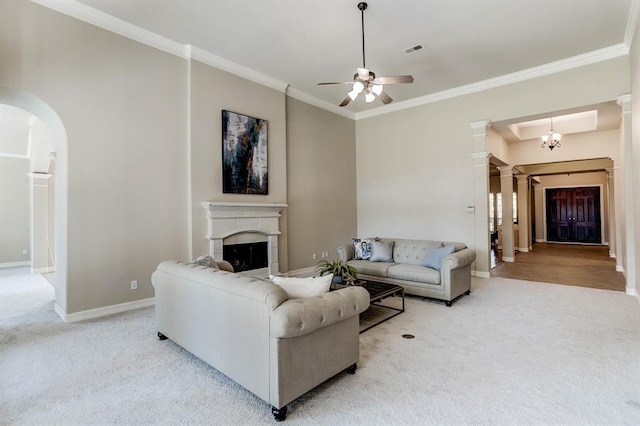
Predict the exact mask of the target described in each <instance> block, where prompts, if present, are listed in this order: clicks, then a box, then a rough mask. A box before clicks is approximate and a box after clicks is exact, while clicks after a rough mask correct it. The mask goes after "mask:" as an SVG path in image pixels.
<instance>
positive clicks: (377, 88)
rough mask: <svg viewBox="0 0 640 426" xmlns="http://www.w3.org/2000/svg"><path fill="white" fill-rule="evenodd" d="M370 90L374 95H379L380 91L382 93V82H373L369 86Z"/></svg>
mask: <svg viewBox="0 0 640 426" xmlns="http://www.w3.org/2000/svg"><path fill="white" fill-rule="evenodd" d="M371 91H372V92H373V93H375V94H376V95H378V96H380V93H382V84H374V85H373V86H372V87H371Z"/></svg>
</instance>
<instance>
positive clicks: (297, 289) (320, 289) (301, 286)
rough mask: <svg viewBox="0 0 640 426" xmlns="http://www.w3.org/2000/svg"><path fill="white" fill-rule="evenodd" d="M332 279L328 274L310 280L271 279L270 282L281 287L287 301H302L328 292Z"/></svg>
mask: <svg viewBox="0 0 640 426" xmlns="http://www.w3.org/2000/svg"><path fill="white" fill-rule="evenodd" d="M332 278H333V274H329V275H324V276H322V277H312V278H298V277H272V278H271V281H273V283H274V284H277V285H279V286H280V287H282V289H283V290H284V291H286V292H287V295H289V299H303V298H305V297H313V296H318V295H320V294H323V293H326V292H328V291H329V287H331V279H332Z"/></svg>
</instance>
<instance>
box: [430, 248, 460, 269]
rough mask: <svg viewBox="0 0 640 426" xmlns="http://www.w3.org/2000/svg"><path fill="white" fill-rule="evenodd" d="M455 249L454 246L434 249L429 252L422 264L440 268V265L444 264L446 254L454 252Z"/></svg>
mask: <svg viewBox="0 0 640 426" xmlns="http://www.w3.org/2000/svg"><path fill="white" fill-rule="evenodd" d="M454 251H455V247H454V246H444V247H440V248H436V249H433V250H431V251H430V252H429V254H427V256H426V257H425V258H424V262H422V266H426V267H427V268H432V269H437V270H438V271H439V270H440V265H441V264H442V259H444V258H445V256H447V255H449V254H451V253H453V252H454Z"/></svg>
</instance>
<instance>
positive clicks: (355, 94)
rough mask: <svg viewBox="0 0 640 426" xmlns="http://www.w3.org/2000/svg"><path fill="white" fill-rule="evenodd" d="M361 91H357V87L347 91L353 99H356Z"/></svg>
mask: <svg viewBox="0 0 640 426" xmlns="http://www.w3.org/2000/svg"><path fill="white" fill-rule="evenodd" d="M359 93H360V92H356V91H355V89H354V90H352V91H350V92H349V93H347V95H348V96H349V97H350V98H351V100H352V101H355V100H356V98H357V97H358V94H359Z"/></svg>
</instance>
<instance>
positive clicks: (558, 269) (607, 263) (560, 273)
mask: <svg viewBox="0 0 640 426" xmlns="http://www.w3.org/2000/svg"><path fill="white" fill-rule="evenodd" d="M491 276H492V277H505V278H515V279H520V280H527V281H541V282H546V283H554V284H564V285H574V286H580V287H591V288H599V289H605V290H616V291H625V280H624V275H623V274H622V273H621V272H616V262H615V259H612V258H610V257H609V248H608V247H607V246H583V245H572V244H553V243H535V244H534V246H533V250H532V251H530V252H528V253H520V252H518V253H516V261H515V262H513V263H509V262H504V263H501V264H499V265H498V266H496V267H495V268H494V269H492V270H491Z"/></svg>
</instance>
